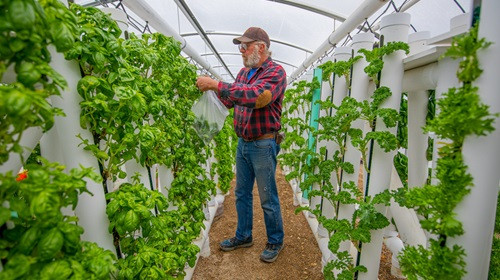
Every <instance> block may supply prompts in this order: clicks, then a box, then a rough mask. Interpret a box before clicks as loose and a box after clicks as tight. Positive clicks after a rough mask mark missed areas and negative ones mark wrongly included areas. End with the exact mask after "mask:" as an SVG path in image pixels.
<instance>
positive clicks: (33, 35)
mask: <svg viewBox="0 0 500 280" xmlns="http://www.w3.org/2000/svg"><path fill="white" fill-rule="evenodd" d="M0 22H2V24H0V79H1V78H2V76H3V75H4V73H5V72H6V71H8V69H11V68H9V67H10V66H13V69H14V72H15V74H16V81H12V82H11V83H9V84H0V96H1V98H0V115H2V119H1V120H0V135H1V136H0V139H1V141H0V164H2V163H4V162H6V161H7V160H8V158H9V153H11V152H15V153H19V154H20V153H21V152H22V150H23V148H22V147H21V146H20V145H19V141H20V139H21V137H22V135H23V133H24V132H25V130H26V129H28V128H30V127H40V128H42V129H43V131H47V130H49V129H50V128H51V127H52V126H53V124H54V116H61V115H63V112H62V111H61V110H60V109H58V108H54V107H52V106H50V104H49V103H48V102H47V98H48V97H49V96H52V95H59V94H60V92H59V91H60V89H62V88H65V87H67V84H66V81H65V80H64V78H63V77H62V76H61V75H60V74H59V73H57V72H56V71H55V70H54V69H53V68H52V67H50V66H49V62H50V60H51V54H50V52H49V49H48V46H50V45H53V46H55V47H56V49H57V51H58V52H65V51H67V50H68V49H69V48H70V47H71V46H72V44H73V41H74V39H75V37H74V36H73V34H72V33H71V32H68V31H70V30H73V29H74V28H75V18H74V17H73V15H72V14H71V13H70V12H69V11H68V9H67V8H66V7H65V6H64V5H63V4H62V3H61V2H60V1H57V0H44V1H32V0H13V1H3V2H1V3H0ZM9 71H11V70H9ZM24 160H25V159H23V158H21V161H23V162H24Z"/></svg>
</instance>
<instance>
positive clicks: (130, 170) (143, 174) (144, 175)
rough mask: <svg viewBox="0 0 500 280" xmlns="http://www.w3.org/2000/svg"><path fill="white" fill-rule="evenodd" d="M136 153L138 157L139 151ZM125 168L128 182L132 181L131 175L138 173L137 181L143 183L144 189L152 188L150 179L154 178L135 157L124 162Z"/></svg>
mask: <svg viewBox="0 0 500 280" xmlns="http://www.w3.org/2000/svg"><path fill="white" fill-rule="evenodd" d="M137 153H138V155H137V157H138V158H139V156H140V155H139V154H140V152H139V151H138V152H137ZM125 169H126V170H127V181H128V182H129V183H132V181H133V179H132V177H133V176H135V175H136V173H139V183H141V184H144V187H145V188H146V189H149V190H151V189H152V188H153V186H151V181H150V180H152V181H154V178H150V176H149V173H148V169H147V167H145V166H141V165H140V164H139V163H138V162H137V161H136V160H135V159H131V160H129V161H127V162H125Z"/></svg>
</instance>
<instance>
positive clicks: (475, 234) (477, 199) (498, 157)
mask: <svg viewBox="0 0 500 280" xmlns="http://www.w3.org/2000/svg"><path fill="white" fill-rule="evenodd" d="M498 11H500V2H499V1H496V0H483V1H482V2H481V14H480V18H481V24H480V25H479V38H486V40H487V41H489V42H492V44H491V45H490V46H489V47H488V48H487V49H483V50H480V51H478V58H479V65H480V67H481V68H482V69H483V73H482V74H481V76H480V77H479V78H478V79H477V80H476V81H475V82H474V83H473V84H474V86H477V87H478V88H479V91H478V94H479V95H480V97H481V101H482V102H483V103H484V104H487V105H488V106H489V111H490V113H497V112H500V98H499V96H498V89H499V88H500V79H498V73H499V72H500V33H498V30H496V28H495V27H496V26H498V25H499V24H500V18H499V17H498ZM493 126H494V128H495V131H493V132H492V133H489V134H488V135H486V136H469V137H467V138H465V141H464V146H463V149H462V153H463V156H464V162H465V164H466V165H467V166H468V167H469V168H468V172H469V173H470V174H471V175H472V177H473V178H474V179H473V184H474V186H472V187H471V192H470V194H469V195H467V196H466V197H465V198H464V200H463V201H462V202H461V203H460V204H459V205H458V206H457V208H456V212H457V214H458V217H459V220H460V221H461V222H462V225H463V229H464V235H461V236H457V237H454V238H450V239H449V242H447V244H446V245H447V246H453V245H454V244H458V245H461V246H462V247H463V248H464V249H465V253H466V256H465V259H464V260H465V263H466V267H465V271H466V272H467V274H466V275H465V277H464V279H487V278H488V268H489V263H490V253H491V245H492V239H493V232H494V224H495V212H496V205H497V195H498V188H499V180H500V173H499V172H498V167H499V166H500V145H499V144H498V143H500V119H499V118H498V117H496V121H495V123H494V124H493Z"/></svg>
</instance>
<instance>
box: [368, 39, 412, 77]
mask: <svg viewBox="0 0 500 280" xmlns="http://www.w3.org/2000/svg"><path fill="white" fill-rule="evenodd" d="M398 50H402V51H404V52H405V53H406V54H409V53H410V46H409V45H408V44H407V43H404V42H389V43H387V44H386V45H384V46H381V47H379V48H374V49H373V50H371V51H369V50H366V49H361V50H359V52H360V53H362V54H363V55H364V56H365V59H366V61H367V62H368V65H367V66H366V67H365V69H364V70H365V72H366V73H367V74H368V76H370V77H371V78H372V80H373V82H374V83H375V85H376V86H377V87H378V86H379V83H380V81H379V80H378V74H379V73H380V71H382V68H384V61H383V60H382V58H383V57H384V56H385V55H389V54H391V53H393V52H395V51H398Z"/></svg>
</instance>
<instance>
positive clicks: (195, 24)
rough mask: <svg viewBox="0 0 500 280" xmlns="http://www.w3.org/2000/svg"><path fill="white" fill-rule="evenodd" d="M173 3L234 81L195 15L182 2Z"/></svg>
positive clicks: (181, 0) (176, 0)
mask: <svg viewBox="0 0 500 280" xmlns="http://www.w3.org/2000/svg"><path fill="white" fill-rule="evenodd" d="M174 2H175V3H176V4H177V7H178V8H179V9H181V11H182V12H183V13H184V15H185V16H186V18H187V20H189V22H190V23H191V25H192V26H193V27H194V28H195V29H196V31H197V32H198V34H197V35H199V36H201V37H202V39H203V41H205V43H206V44H207V45H208V47H209V48H210V50H211V51H212V52H213V53H214V55H215V56H216V57H217V59H218V60H219V62H220V63H221V64H222V65H224V68H225V69H226V71H227V72H228V73H229V74H230V75H231V77H233V79H236V78H235V77H234V75H233V73H232V72H231V71H229V68H228V67H227V66H226V63H225V62H224V60H223V59H222V57H221V56H220V55H219V53H218V52H217V49H216V48H215V46H214V45H213V44H212V41H210V38H208V36H207V34H206V33H205V30H204V29H203V28H202V26H201V24H200V23H199V22H198V20H197V19H196V17H195V15H194V14H193V12H192V11H191V9H190V8H189V5H188V4H187V3H186V2H185V1H184V0H174ZM181 36H182V35H181Z"/></svg>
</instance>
